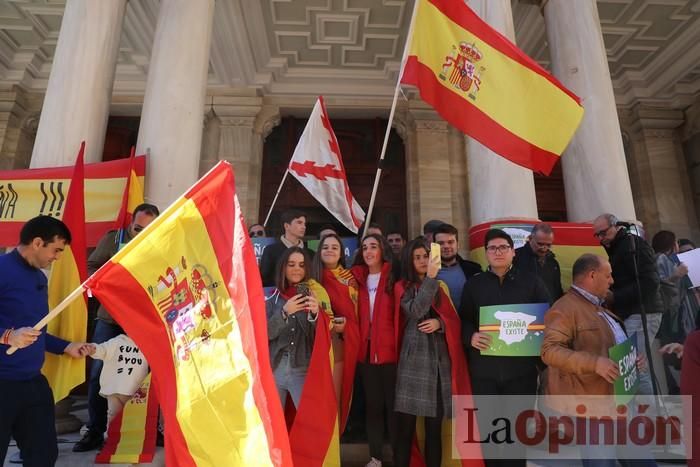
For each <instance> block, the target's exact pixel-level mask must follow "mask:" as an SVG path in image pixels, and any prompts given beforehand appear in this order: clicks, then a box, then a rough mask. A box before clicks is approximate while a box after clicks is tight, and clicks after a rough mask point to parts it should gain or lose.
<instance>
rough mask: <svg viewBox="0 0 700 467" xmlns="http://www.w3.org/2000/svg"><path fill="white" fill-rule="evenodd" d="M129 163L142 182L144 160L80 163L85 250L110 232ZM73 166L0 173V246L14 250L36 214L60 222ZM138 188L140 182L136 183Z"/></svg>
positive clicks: (64, 208) (138, 157) (120, 200)
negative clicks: (81, 170)
mask: <svg viewBox="0 0 700 467" xmlns="http://www.w3.org/2000/svg"><path fill="white" fill-rule="evenodd" d="M130 164H133V168H134V170H135V171H136V174H137V178H138V180H139V182H140V183H141V182H142V181H143V178H144V174H145V171H146V156H137V157H136V158H134V160H133V161H131V162H130V161H129V160H128V159H117V160H114V161H109V162H98V163H95V164H85V190H84V191H85V195H84V198H85V233H86V241H87V246H88V247H94V246H95V245H97V242H98V241H99V240H100V238H102V236H103V235H104V234H105V233H106V232H107V231H108V230H111V229H114V224H115V221H116V219H117V217H118V215H119V211H120V208H121V205H122V200H123V197H124V186H125V184H126V178H125V174H126V173H127V169H128V168H129V166H130ZM73 171H74V167H72V166H68V167H50V168H45V169H23V170H2V171H0V246H14V245H15V244H16V243H17V238H18V237H19V231H20V230H21V229H22V226H23V225H24V224H25V222H27V221H28V220H29V219H31V218H32V217H35V216H38V215H46V216H53V217H57V218H62V217H63V215H64V212H65V211H66V196H67V194H68V190H70V183H71V177H72V174H73ZM141 185H143V183H141Z"/></svg>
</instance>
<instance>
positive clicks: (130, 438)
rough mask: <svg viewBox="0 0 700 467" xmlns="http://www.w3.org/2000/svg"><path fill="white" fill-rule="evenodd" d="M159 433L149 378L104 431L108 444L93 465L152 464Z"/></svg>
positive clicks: (153, 393)
mask: <svg viewBox="0 0 700 467" xmlns="http://www.w3.org/2000/svg"><path fill="white" fill-rule="evenodd" d="M157 433H158V400H157V399H156V395H155V383H153V382H152V381H151V374H150V373H149V374H148V376H146V379H144V380H143V383H141V387H140V388H139V389H138V391H136V394H134V396H133V397H132V398H131V400H129V402H127V403H126V404H125V405H124V409H123V410H122V411H121V412H119V414H117V416H116V417H114V418H113V419H112V421H111V422H110V424H109V427H108V428H107V441H105V445H104V446H103V447H102V449H101V450H100V452H98V453H97V455H96V456H95V464H142V463H148V462H152V461H153V457H155V453H156V436H157Z"/></svg>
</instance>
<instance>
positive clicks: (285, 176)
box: [263, 169, 289, 227]
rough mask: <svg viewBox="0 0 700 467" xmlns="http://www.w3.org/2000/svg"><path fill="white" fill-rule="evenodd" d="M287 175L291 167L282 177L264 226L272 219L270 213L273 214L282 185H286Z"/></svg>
mask: <svg viewBox="0 0 700 467" xmlns="http://www.w3.org/2000/svg"><path fill="white" fill-rule="evenodd" d="M287 175H289V169H287V170H285V171H284V176H283V177H282V181H281V182H280V186H279V188H277V193H275V199H273V200H272V204H271V205H270V210H269V211H267V216H265V222H263V227H267V221H269V220H270V214H272V208H274V207H275V203H276V202H277V197H278V196H279V195H280V191H282V186H283V185H284V181H285V180H286V179H287Z"/></svg>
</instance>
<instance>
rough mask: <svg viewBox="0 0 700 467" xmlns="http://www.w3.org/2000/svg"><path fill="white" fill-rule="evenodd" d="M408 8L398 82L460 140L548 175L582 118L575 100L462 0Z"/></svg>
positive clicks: (426, 0)
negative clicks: (409, 30)
mask: <svg viewBox="0 0 700 467" xmlns="http://www.w3.org/2000/svg"><path fill="white" fill-rule="evenodd" d="M415 8H416V9H417V11H416V14H415V22H414V29H413V35H412V37H411V38H409V40H411V45H410V49H409V52H408V59H407V62H406V65H405V69H404V73H403V76H402V78H401V81H402V82H403V83H406V84H412V85H414V86H416V87H418V89H419V91H420V95H421V98H422V99H423V100H424V101H425V102H427V103H428V104H430V105H431V106H433V107H434V108H435V110H436V111H437V112H438V113H439V114H440V115H441V116H442V117H443V118H444V119H445V120H447V121H448V122H449V123H450V124H452V125H454V126H455V127H456V128H458V129H459V130H460V131H462V132H464V133H465V134H466V135H468V136H470V137H472V138H474V139H475V140H477V141H479V142H480V143H481V144H483V145H484V146H486V147H488V148H489V149H491V150H492V151H494V152H495V153H497V154H499V155H501V156H503V157H505V158H506V159H508V160H510V161H512V162H514V163H516V164H518V165H521V166H523V167H526V168H528V169H531V170H533V171H536V172H542V173H544V174H547V175H549V173H550V172H551V170H552V167H554V165H555V164H556V163H557V161H558V160H559V156H560V155H561V153H562V152H564V149H565V148H566V146H567V145H568V144H569V141H570V140H571V138H572V137H573V135H574V133H575V131H576V128H577V127H578V125H579V123H580V122H581V119H582V118H583V107H582V106H581V102H580V100H579V98H578V97H577V96H575V95H574V94H573V93H572V92H571V91H569V90H568V89H566V88H565V87H564V86H563V85H562V84H561V83H560V82H559V81H557V80H556V79H555V78H554V77H553V76H551V75H550V74H549V73H547V72H546V71H545V70H544V69H542V67H540V66H539V65H538V64H537V62H535V61H534V60H532V59H531V58H530V57H528V56H527V55H526V54H525V53H524V52H523V51H522V50H520V49H518V48H517V47H516V46H515V45H514V44H513V43H512V42H510V41H509V40H508V39H507V38H506V37H504V36H503V35H501V34H500V33H498V32H497V31H496V30H494V29H493V28H491V27H490V26H489V25H488V24H487V23H486V22H484V21H483V20H481V19H480V18H479V16H478V15H476V14H475V13H474V12H473V11H472V10H470V9H469V7H468V6H467V5H466V4H465V3H464V2H463V1H461V0H460V1H455V0H417V3H416V6H415Z"/></svg>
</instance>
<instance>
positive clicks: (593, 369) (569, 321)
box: [541, 254, 656, 467]
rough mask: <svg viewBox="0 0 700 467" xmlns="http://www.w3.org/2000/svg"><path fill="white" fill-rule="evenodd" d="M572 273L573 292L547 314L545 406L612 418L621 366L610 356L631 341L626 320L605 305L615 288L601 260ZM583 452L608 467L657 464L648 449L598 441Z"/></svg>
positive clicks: (588, 258) (583, 262)
mask: <svg viewBox="0 0 700 467" xmlns="http://www.w3.org/2000/svg"><path fill="white" fill-rule="evenodd" d="M572 275H573V284H572V285H571V289H569V291H568V292H567V293H566V294H565V295H564V296H563V297H562V298H560V299H559V300H557V301H556V302H555V303H554V305H552V308H550V309H549V311H547V313H546V314H545V316H544V324H545V331H544V342H543V343H542V350H541V354H542V360H543V361H544V362H545V363H546V364H547V365H549V368H548V369H547V372H546V375H545V381H546V382H545V406H546V407H548V408H550V409H553V410H554V411H555V412H559V413H562V414H567V415H576V416H578V412H577V410H576V408H577V406H580V405H581V404H585V408H586V412H585V413H586V416H595V417H599V416H602V415H611V414H614V413H615V398H614V396H613V383H614V381H615V379H616V378H617V377H618V376H619V368H618V366H617V364H616V363H615V362H614V361H612V360H611V359H610V358H609V357H608V349H609V348H610V347H612V346H613V345H616V344H620V343H622V342H624V341H625V340H626V339H627V334H626V332H625V329H624V325H623V323H622V321H620V319H619V318H618V317H617V316H615V315H614V314H613V313H612V312H610V311H609V310H606V309H605V308H603V307H602V306H601V303H602V302H603V299H604V298H605V296H606V294H607V293H608V289H609V288H610V286H611V285H612V284H613V278H612V268H611V267H610V263H609V262H608V261H606V260H605V259H603V258H601V257H600V256H596V255H592V254H585V255H582V256H581V257H580V258H579V259H577V260H576V262H575V263H574V266H573V271H572ZM637 367H638V368H639V367H640V362H639V360H638V361H637ZM552 396H561V397H552ZM588 396H592V397H588ZM601 396H608V397H601ZM630 410H634V409H633V408H632V407H631V408H630ZM579 448H580V454H581V456H582V458H583V460H584V462H583V465H588V466H606V467H607V466H614V465H617V463H616V460H620V461H621V463H622V464H623V465H635V466H640V467H642V466H644V467H647V466H656V462H655V461H654V458H653V456H652V454H651V451H650V450H649V447H648V446H645V445H639V446H637V445H634V446H633V447H630V446H624V445H619V446H617V445H612V444H607V445H606V444H604V443H600V444H598V443H592V444H591V445H590V446H587V445H580V446H579ZM632 458H634V460H633V461H632V460H631V459H632ZM625 459H626V460H625Z"/></svg>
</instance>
